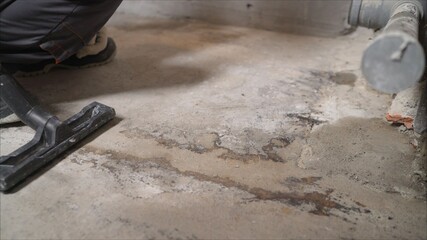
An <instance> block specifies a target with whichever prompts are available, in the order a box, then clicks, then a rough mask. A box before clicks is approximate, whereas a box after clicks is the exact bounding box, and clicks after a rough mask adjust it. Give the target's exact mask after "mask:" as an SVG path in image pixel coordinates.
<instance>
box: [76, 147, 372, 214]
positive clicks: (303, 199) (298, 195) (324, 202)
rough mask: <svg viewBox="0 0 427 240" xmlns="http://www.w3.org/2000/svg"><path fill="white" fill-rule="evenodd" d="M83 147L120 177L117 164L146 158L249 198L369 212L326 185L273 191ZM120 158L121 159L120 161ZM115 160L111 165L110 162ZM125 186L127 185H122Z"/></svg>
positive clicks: (320, 210) (136, 164) (319, 210)
mask: <svg viewBox="0 0 427 240" xmlns="http://www.w3.org/2000/svg"><path fill="white" fill-rule="evenodd" d="M83 151H87V152H90V153H94V154H99V155H105V156H108V158H109V159H111V161H108V162H106V163H103V164H102V165H100V166H98V167H102V168H105V169H106V170H107V171H109V172H111V173H112V174H113V175H114V176H115V177H116V178H118V173H120V172H121V169H119V168H117V166H121V168H123V166H128V167H129V168H130V169H131V170H132V171H134V172H138V171H140V169H142V168H144V165H146V164H147V162H150V163H154V164H155V165H154V166H155V167H157V168H158V167H161V168H164V169H167V170H169V171H173V172H176V173H178V174H181V175H183V176H187V177H193V178H194V179H197V180H199V181H202V182H211V183H215V184H220V185H221V186H224V187H226V188H236V189H239V190H241V191H244V192H247V193H250V194H252V195H253V196H254V197H253V198H248V199H246V200H248V201H254V200H255V201H277V202H281V203H285V204H289V205H291V206H295V207H299V206H302V205H308V206H310V205H311V206H313V209H310V210H309V212H310V213H312V214H315V215H321V216H330V215H334V216H337V215H335V214H333V213H331V211H332V212H333V210H338V211H340V212H342V213H346V214H349V213H370V211H369V210H368V209H361V208H360V205H361V204H360V203H358V204H356V203H354V204H353V206H345V205H343V204H341V203H338V202H337V198H332V197H331V196H330V194H331V193H332V192H333V190H332V189H327V190H326V191H325V193H321V192H318V191H313V192H274V191H269V190H266V189H263V188H253V187H250V186H248V185H246V184H243V183H239V182H236V181H234V180H232V179H230V178H223V177H219V176H208V175H205V174H202V173H199V172H194V171H180V170H179V169H178V168H176V167H174V166H172V164H171V163H170V161H169V160H167V159H165V158H150V159H141V158H139V157H137V156H134V155H130V154H125V153H121V152H115V151H111V150H106V151H105V150H101V149H96V148H93V147H85V148H84V149H83ZM117 161H118V162H117ZM111 164H112V165H111ZM318 180H320V179H318V178H314V177H309V178H301V179H299V181H300V182H303V183H305V184H313V183H314V182H316V181H318ZM123 187H124V186H123Z"/></svg>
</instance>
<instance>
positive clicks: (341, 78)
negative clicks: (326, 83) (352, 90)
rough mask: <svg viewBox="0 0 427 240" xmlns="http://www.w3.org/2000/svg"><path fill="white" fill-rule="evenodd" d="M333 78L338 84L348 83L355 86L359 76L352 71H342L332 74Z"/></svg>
mask: <svg viewBox="0 0 427 240" xmlns="http://www.w3.org/2000/svg"><path fill="white" fill-rule="evenodd" d="M331 80H332V81H333V82H334V83H336V84H338V85H348V86H351V87H354V83H355V82H356V80H357V76H356V75H355V74H354V73H352V72H348V71H342V72H336V73H335V74H332V76H331Z"/></svg>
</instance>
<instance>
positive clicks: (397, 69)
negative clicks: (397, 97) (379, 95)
mask: <svg viewBox="0 0 427 240" xmlns="http://www.w3.org/2000/svg"><path fill="white" fill-rule="evenodd" d="M424 69H425V55H424V50H423V48H422V46H421V44H420V43H419V42H418V41H417V40H416V39H414V38H413V37H411V36H409V35H408V34H405V33H402V32H388V33H384V34H382V35H381V36H380V37H378V38H377V39H375V40H374V42H373V43H372V44H371V45H370V46H369V47H368V48H367V49H366V50H365V52H364V54H363V59H362V72H363V75H364V76H365V78H366V80H367V81H368V83H369V84H370V85H371V86H372V87H373V88H375V89H377V90H379V91H382V92H386V93H397V92H400V91H402V90H405V89H407V88H409V87H412V86H414V85H415V84H416V83H417V82H418V81H419V80H420V79H421V77H422V76H423V73H424Z"/></svg>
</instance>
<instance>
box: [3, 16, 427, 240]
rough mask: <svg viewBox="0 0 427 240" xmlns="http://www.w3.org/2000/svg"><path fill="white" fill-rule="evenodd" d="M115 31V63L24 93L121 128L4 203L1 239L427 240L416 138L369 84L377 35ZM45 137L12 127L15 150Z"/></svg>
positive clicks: (190, 28) (125, 26)
mask: <svg viewBox="0 0 427 240" xmlns="http://www.w3.org/2000/svg"><path fill="white" fill-rule="evenodd" d="M110 25H111V31H110V33H111V35H112V36H113V37H114V39H115V40H116V42H117V45H118V47H119V52H118V55H117V58H116V59H115V61H113V62H112V63H110V64H108V65H106V66H102V67H98V68H93V69H84V70H75V71H74V70H73V71H66V72H65V71H54V72H52V73H50V74H49V75H46V76H39V77H33V78H28V79H21V80H20V81H21V82H22V84H23V85H24V86H26V87H27V88H29V89H31V91H32V92H33V93H34V94H36V95H37V97H39V98H40V99H41V100H42V101H43V102H45V103H46V104H48V105H49V106H50V108H51V110H53V111H54V112H55V113H56V114H58V115H59V116H61V117H62V118H64V117H66V116H69V115H71V114H72V113H73V112H76V111H78V110H80V108H82V107H83V106H84V105H86V104H88V103H89V102H91V101H94V100H97V101H99V102H102V103H105V104H107V105H110V106H113V107H115V109H116V111H117V113H118V117H117V119H116V120H115V121H114V122H113V123H111V124H110V125H109V126H108V127H106V128H104V130H105V131H104V132H102V134H99V135H97V136H96V138H95V137H92V138H89V139H88V140H86V141H85V142H84V143H82V144H80V145H79V147H80V149H78V150H75V151H73V152H69V153H68V155H66V156H65V157H64V158H63V159H60V160H58V161H56V162H55V163H54V164H53V165H51V166H50V167H49V168H48V169H45V171H43V172H42V174H38V175H35V176H33V177H32V179H31V181H27V182H26V183H24V184H23V185H22V187H21V188H18V189H17V190H15V192H14V193H10V194H2V195H1V198H0V199H1V224H0V227H1V229H0V230H1V236H0V237H1V238H2V239H9V238H33V239H36V238H38V239H40V238H74V239H80V238H91V239H94V238H97V239H101V238H102V239H104V238H111V239H112V238H116V239H118V238H120V239H124V238H129V239H130V238H138V239H140V238H144V239H145V238H147V239H148V238H150V239H154V238H159V239H206V238H215V239H222V238H239V239H243V238H255V239H267V238H299V239H302V238H305V239H313V238H344V239H347V238H365V239H366V238H371V239H374V238H383V239H390V238H396V239H414V238H417V239H425V238H426V237H427V233H426V230H425V222H426V220H427V219H426V218H427V217H426V215H427V214H426V199H425V185H424V184H425V172H424V170H423V169H422V163H423V160H422V159H421V158H423V157H422V156H421V155H420V154H421V153H420V152H418V151H417V149H416V148H415V147H414V146H413V143H414V139H415V137H414V135H413V134H412V133H411V132H405V133H402V132H400V131H399V130H398V128H396V127H395V126H390V125H389V124H388V123H386V122H385V121H384V120H383V117H384V114H385V112H386V111H387V108H388V107H389V106H390V103H391V100H392V97H391V96H390V95H385V94H381V93H378V92H376V91H373V90H371V89H369V87H367V86H366V85H365V82H364V80H363V78H362V77H361V75H360V71H359V63H360V62H359V61H360V57H361V54H362V51H363V49H364V48H365V46H366V45H367V41H368V39H369V38H370V37H371V33H370V32H368V31H363V30H359V31H357V32H355V33H353V34H352V35H349V36H345V37H339V38H335V39H327V38H316V37H307V36H295V35H288V34H281V33H274V32H268V31H261V30H253V29H247V28H240V27H231V26H217V25H210V24H206V23H200V22H194V21H173V22H168V21H163V22H161V21H152V20H145V19H132V20H129V19H127V18H125V17H123V16H120V15H117V16H116V17H115V19H114V20H113V21H112V23H111V24H110ZM32 134H33V132H32V130H30V129H29V128H27V127H23V126H11V127H9V128H2V129H1V135H0V138H1V139H0V140H1V153H2V154H6V153H8V152H10V151H12V150H13V149H14V148H16V147H18V146H20V145H22V144H23V143H24V142H25V141H27V140H28V139H30V138H31V136H32ZM417 157H418V159H417ZM420 159H421V160H420ZM423 174H424V175H423Z"/></svg>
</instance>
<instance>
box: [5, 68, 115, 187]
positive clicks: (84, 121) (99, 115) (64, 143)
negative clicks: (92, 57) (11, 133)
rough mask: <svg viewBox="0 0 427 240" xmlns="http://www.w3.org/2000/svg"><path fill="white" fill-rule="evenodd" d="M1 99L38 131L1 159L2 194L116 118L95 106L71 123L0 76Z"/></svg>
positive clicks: (11, 80)
mask: <svg viewBox="0 0 427 240" xmlns="http://www.w3.org/2000/svg"><path fill="white" fill-rule="evenodd" d="M0 90H1V92H0V93H1V95H0V96H1V99H2V100H3V101H4V102H6V104H7V105H8V107H9V108H10V109H11V110H12V111H13V112H14V113H15V114H16V115H18V116H19V117H20V119H21V120H22V121H23V122H24V123H26V124H27V125H29V126H30V127H32V128H33V129H35V130H36V134H35V136H34V138H33V139H32V140H31V141H30V142H29V143H27V144H25V145H24V146H22V147H20V148H19V149H17V150H16V151H14V152H12V153H11V154H9V155H6V156H1V157H0V191H6V190H8V189H10V188H11V187H13V186H15V185H16V184H17V183H19V182H20V181H22V180H24V179H25V178H26V177H28V176H29V175H30V174H32V173H34V172H35V171H37V170H38V169H39V168H41V167H42V166H43V165H45V164H46V163H48V162H49V161H51V160H53V159H55V158H56V157H57V156H58V155H60V154H61V153H63V152H64V151H66V150H67V149H69V148H70V147H72V146H73V145H75V144H76V143H78V142H79V141H81V140H82V139H83V138H85V137H86V136H88V135H89V134H90V133H92V132H94V131H95V130H97V129H98V128H99V127H101V126H102V125H104V124H105V123H107V122H108V121H110V120H111V119H113V118H114V116H115V111H114V109H113V108H111V107H108V106H105V105H103V104H101V103H97V102H93V103H91V104H89V105H88V106H86V107H85V108H84V109H83V110H82V111H81V112H79V113H77V114H76V115H74V116H72V117H71V118H69V119H68V120H66V121H64V122H61V121H59V119H58V118H57V117H55V116H53V115H51V114H49V113H48V112H46V111H44V110H42V109H41V107H40V106H38V105H37V104H34V101H33V100H31V99H32V98H31V97H30V96H29V95H28V93H27V92H25V91H24V90H23V89H22V87H21V86H20V85H19V84H18V83H17V82H16V80H15V79H13V77H11V76H10V75H1V76H0Z"/></svg>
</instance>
